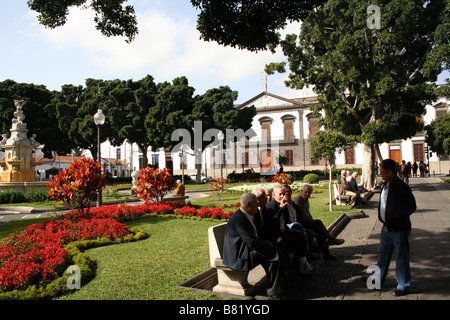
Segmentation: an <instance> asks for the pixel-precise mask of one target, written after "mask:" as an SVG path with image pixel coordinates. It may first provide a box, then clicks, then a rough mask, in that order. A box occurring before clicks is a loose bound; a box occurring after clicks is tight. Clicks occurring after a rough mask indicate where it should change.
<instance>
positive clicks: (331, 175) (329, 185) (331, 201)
mask: <svg viewBox="0 0 450 320" xmlns="http://www.w3.org/2000/svg"><path fill="white" fill-rule="evenodd" d="M328 168H329V169H328V177H329V180H328V194H329V201H330V204H329V206H330V212H332V211H333V193H332V188H331V185H332V182H333V172H332V167H331V161H328Z"/></svg>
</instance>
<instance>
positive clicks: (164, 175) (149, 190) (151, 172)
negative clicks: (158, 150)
mask: <svg viewBox="0 0 450 320" xmlns="http://www.w3.org/2000/svg"><path fill="white" fill-rule="evenodd" d="M136 185H137V188H136V189H135V190H136V196H137V197H138V198H141V199H143V200H144V201H145V202H150V201H156V202H159V201H162V199H163V197H164V196H165V195H166V194H167V193H169V192H170V190H172V189H174V188H175V185H174V183H173V181H172V176H171V174H170V172H169V169H167V168H164V169H163V170H160V169H154V168H151V167H147V168H144V169H141V171H140V172H139V179H138V180H137V181H136Z"/></svg>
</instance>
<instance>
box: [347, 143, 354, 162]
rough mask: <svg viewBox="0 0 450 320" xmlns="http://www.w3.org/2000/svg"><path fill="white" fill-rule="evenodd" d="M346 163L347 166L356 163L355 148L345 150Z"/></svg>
mask: <svg viewBox="0 0 450 320" xmlns="http://www.w3.org/2000/svg"><path fill="white" fill-rule="evenodd" d="M345 163H346V164H354V163H355V148H353V147H351V148H346V149H345Z"/></svg>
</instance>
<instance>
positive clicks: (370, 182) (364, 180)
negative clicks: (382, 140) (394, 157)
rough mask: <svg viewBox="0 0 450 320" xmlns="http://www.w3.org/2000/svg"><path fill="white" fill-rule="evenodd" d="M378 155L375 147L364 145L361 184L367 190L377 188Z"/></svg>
mask: <svg viewBox="0 0 450 320" xmlns="http://www.w3.org/2000/svg"><path fill="white" fill-rule="evenodd" d="M376 159H377V157H376V153H375V148H374V146H366V145H364V149H363V165H362V174H361V184H362V186H363V187H364V188H365V189H373V188H374V186H375V178H376V171H375V165H376V164H377V162H376Z"/></svg>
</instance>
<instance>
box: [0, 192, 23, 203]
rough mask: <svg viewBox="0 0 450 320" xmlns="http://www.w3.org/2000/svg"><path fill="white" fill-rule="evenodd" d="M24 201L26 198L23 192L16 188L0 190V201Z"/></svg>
mask: <svg viewBox="0 0 450 320" xmlns="http://www.w3.org/2000/svg"><path fill="white" fill-rule="evenodd" d="M25 201H26V198H25V195H24V193H23V192H20V191H16V190H6V191H2V192H0V203H20V202H25Z"/></svg>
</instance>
